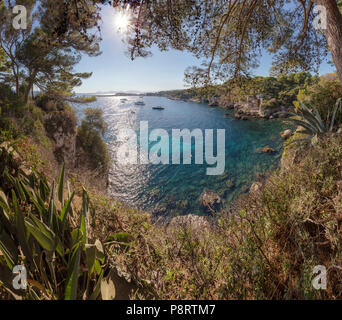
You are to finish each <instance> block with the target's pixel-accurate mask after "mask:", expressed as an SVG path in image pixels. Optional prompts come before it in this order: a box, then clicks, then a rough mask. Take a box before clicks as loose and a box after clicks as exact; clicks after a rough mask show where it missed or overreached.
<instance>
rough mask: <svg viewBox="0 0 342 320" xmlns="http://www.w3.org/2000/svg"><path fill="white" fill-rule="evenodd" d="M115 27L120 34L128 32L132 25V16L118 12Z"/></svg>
mask: <svg viewBox="0 0 342 320" xmlns="http://www.w3.org/2000/svg"><path fill="white" fill-rule="evenodd" d="M114 23H115V27H116V29H117V30H118V31H119V32H123V33H124V32H127V31H128V27H129V25H130V16H129V14H128V13H127V12H125V11H118V12H117V13H116V14H115V17H114Z"/></svg>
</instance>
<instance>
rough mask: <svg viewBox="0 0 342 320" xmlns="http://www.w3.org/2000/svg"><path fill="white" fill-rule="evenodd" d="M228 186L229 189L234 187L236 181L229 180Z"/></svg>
mask: <svg viewBox="0 0 342 320" xmlns="http://www.w3.org/2000/svg"><path fill="white" fill-rule="evenodd" d="M226 186H227V188H228V189H232V188H234V182H233V181H232V180H227V181H226Z"/></svg>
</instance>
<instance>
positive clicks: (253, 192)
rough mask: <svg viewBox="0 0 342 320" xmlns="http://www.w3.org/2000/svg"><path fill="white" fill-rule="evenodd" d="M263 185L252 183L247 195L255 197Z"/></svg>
mask: <svg viewBox="0 0 342 320" xmlns="http://www.w3.org/2000/svg"><path fill="white" fill-rule="evenodd" d="M262 187H263V184H262V183H261V182H254V183H253V184H252V186H251V188H250V189H249V193H250V194H251V195H253V196H257V195H259V194H260V192H261V190H262Z"/></svg>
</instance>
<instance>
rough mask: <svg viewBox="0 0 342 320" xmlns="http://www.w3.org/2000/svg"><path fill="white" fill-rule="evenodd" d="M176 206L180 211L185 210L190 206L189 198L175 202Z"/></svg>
mask: <svg viewBox="0 0 342 320" xmlns="http://www.w3.org/2000/svg"><path fill="white" fill-rule="evenodd" d="M176 207H177V208H179V209H180V210H182V211H186V210H188V209H189V207H190V202H189V200H181V201H178V202H177V203H176Z"/></svg>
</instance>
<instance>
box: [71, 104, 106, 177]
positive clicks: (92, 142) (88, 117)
mask: <svg viewBox="0 0 342 320" xmlns="http://www.w3.org/2000/svg"><path fill="white" fill-rule="evenodd" d="M84 113H85V118H84V119H83V120H82V124H81V126H79V128H78V130H77V143H78V145H79V146H81V147H82V149H83V150H84V151H85V152H86V153H87V155H88V157H89V159H90V160H91V164H92V167H93V169H98V170H99V171H100V172H101V173H106V172H107V171H108V168H109V161H110V158H109V153H108V149H107V145H106V143H105V142H104V141H103V139H102V136H103V135H104V134H105V132H106V130H107V124H106V123H105V121H104V120H103V112H102V110H100V109H92V108H87V109H85V110H84Z"/></svg>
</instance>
